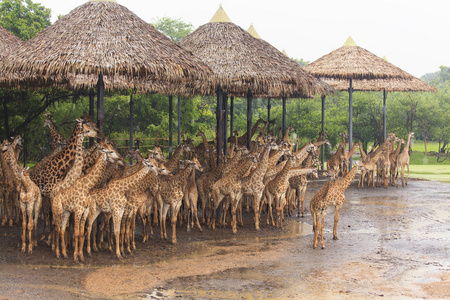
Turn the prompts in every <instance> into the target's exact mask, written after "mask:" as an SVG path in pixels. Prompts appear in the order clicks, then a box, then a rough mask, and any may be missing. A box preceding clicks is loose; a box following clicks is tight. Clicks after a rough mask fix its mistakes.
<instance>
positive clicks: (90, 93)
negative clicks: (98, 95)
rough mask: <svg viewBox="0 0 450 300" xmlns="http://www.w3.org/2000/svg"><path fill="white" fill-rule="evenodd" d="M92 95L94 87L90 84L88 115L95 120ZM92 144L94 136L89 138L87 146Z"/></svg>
mask: <svg viewBox="0 0 450 300" xmlns="http://www.w3.org/2000/svg"><path fill="white" fill-rule="evenodd" d="M94 97H95V93H94V88H93V87H92V86H91V89H90V90H89V116H91V118H92V120H95V111H94V102H95V100H94ZM92 145H94V138H89V147H91V146H92Z"/></svg>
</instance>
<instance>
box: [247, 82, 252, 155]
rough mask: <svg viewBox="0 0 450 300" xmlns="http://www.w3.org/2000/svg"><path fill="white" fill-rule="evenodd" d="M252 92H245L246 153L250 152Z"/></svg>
mask: <svg viewBox="0 0 450 300" xmlns="http://www.w3.org/2000/svg"><path fill="white" fill-rule="evenodd" d="M252 100H253V98H252V91H251V90H250V89H248V92H247V148H248V151H251V150H252V134H251V131H252V117H253V113H252Z"/></svg>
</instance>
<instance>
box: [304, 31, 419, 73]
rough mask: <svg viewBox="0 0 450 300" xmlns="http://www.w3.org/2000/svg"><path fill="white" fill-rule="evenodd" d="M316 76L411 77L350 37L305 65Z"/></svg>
mask: <svg viewBox="0 0 450 300" xmlns="http://www.w3.org/2000/svg"><path fill="white" fill-rule="evenodd" d="M305 70H307V71H308V72H310V73H311V74H314V75H315V76H318V77H327V78H339V79H350V78H353V79H375V78H411V77H412V75H410V74H408V73H406V72H404V71H403V70H401V69H400V68H398V67H396V66H394V65H393V64H391V63H389V62H387V61H385V60H383V59H382V58H380V57H378V56H376V55H375V54H372V53H371V52H369V51H367V50H366V49H364V48H361V47H359V46H357V45H356V44H355V42H354V41H353V39H352V38H351V37H350V38H349V39H348V40H347V41H346V43H345V44H344V46H342V47H340V48H338V49H336V50H334V51H332V52H330V53H329V54H326V55H324V56H322V57H321V58H319V59H317V60H315V61H313V62H312V63H310V64H308V65H307V66H306V67H305Z"/></svg>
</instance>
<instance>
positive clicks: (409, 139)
mask: <svg viewBox="0 0 450 300" xmlns="http://www.w3.org/2000/svg"><path fill="white" fill-rule="evenodd" d="M410 143H411V134H409V135H408V141H407V142H406V146H405V148H404V149H403V152H402V153H408V152H409V144H410Z"/></svg>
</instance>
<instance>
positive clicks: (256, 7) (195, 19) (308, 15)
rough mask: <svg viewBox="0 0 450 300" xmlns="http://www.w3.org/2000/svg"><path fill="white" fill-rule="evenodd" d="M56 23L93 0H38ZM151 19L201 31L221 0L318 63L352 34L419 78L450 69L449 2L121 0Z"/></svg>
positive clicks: (242, 20) (233, 13)
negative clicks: (174, 21)
mask: <svg viewBox="0 0 450 300" xmlns="http://www.w3.org/2000/svg"><path fill="white" fill-rule="evenodd" d="M33 2H35V3H41V4H42V5H44V6H45V7H47V8H50V9H51V10H52V21H55V20H56V17H57V16H58V15H60V14H61V15H65V14H68V13H69V12H70V11H71V10H72V9H74V8H75V7H77V6H79V5H82V4H84V3H85V2H87V0H70V1H61V0H34V1H33ZM117 2H118V3H119V4H121V5H123V6H125V7H127V8H128V9H129V10H131V11H132V12H134V13H135V14H137V15H138V16H139V17H140V18H142V19H143V20H144V21H147V22H151V21H152V20H154V19H155V18H158V17H159V18H161V17H170V18H181V19H182V20H183V21H185V22H190V23H192V24H193V25H194V27H195V28H197V27H199V26H201V25H203V24H205V23H207V22H209V20H210V19H211V17H212V16H213V15H214V13H215V12H216V11H217V9H218V8H219V5H220V4H222V7H223V9H224V10H225V12H226V13H227V14H228V16H229V17H230V19H231V21H233V23H235V24H237V25H239V26H240V27H242V28H243V29H244V30H247V29H248V27H249V26H250V25H251V24H253V26H254V27H255V29H256V31H257V32H258V33H259V35H260V36H261V38H262V39H264V40H266V41H267V42H269V43H270V44H271V45H273V46H274V47H276V48H277V49H279V50H280V51H282V50H285V51H286V52H287V54H288V55H289V56H290V57H293V58H303V59H304V60H308V61H314V60H316V59H318V58H319V57H321V56H323V55H325V54H328V53H329V52H331V51H333V50H335V49H337V48H339V47H341V46H342V45H343V44H344V42H345V40H346V39H347V38H348V37H349V36H351V37H352V38H353V39H354V40H355V42H356V44H357V45H358V46H361V47H363V48H365V49H367V50H369V51H370V52H372V53H374V54H375V55H378V56H379V57H383V56H386V58H387V59H388V61H389V62H391V63H393V64H394V65H396V66H398V67H400V68H401V69H403V70H404V71H407V72H409V73H411V74H412V75H414V76H417V77H420V76H422V75H424V74H426V73H430V72H435V71H438V70H439V67H440V66H442V65H445V66H450V35H449V33H448V31H449V30H450V13H449V11H450V1H448V0H428V1H425V0H421V1H419V0H270V1H268V0H157V1H150V0H117Z"/></svg>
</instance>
